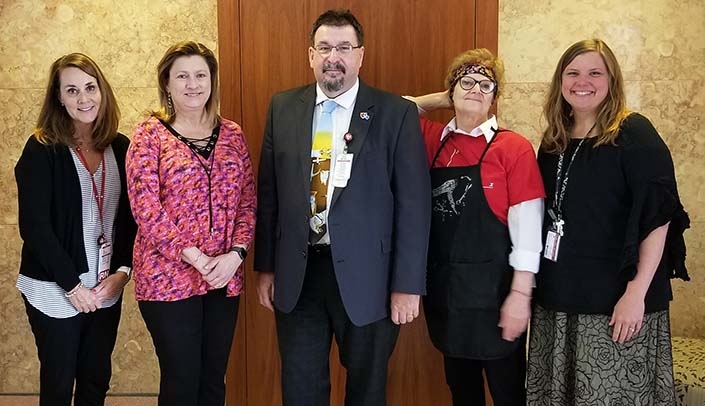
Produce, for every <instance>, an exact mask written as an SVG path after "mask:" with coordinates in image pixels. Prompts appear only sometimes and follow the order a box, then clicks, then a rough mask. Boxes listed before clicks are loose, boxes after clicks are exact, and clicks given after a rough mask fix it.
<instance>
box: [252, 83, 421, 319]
mask: <svg viewBox="0 0 705 406" xmlns="http://www.w3.org/2000/svg"><path fill="white" fill-rule="evenodd" d="M315 98H316V85H315V84H311V85H308V86H304V87H300V88H297V89H292V90H289V91H285V92H282V93H279V94H276V95H275V96H274V97H273V98H272V101H271V104H270V107H269V112H268V115H267V123H266V128H265V134H264V141H263V145H262V154H261V157H260V167H259V176H258V202H259V203H258V213H257V230H256V237H255V270H256V271H273V272H274V287H275V289H274V305H275V306H276V308H277V309H278V310H280V311H282V312H285V313H289V312H291V311H292V310H293V309H294V307H295V306H296V303H297V301H298V298H299V294H300V293H301V287H302V285H303V281H304V275H305V272H306V262H307V255H308V238H309V213H310V204H309V194H310V184H311V179H310V174H311V143H312V122H313V112H314V104H315ZM349 132H350V133H351V134H352V135H353V140H352V142H350V143H349V144H348V152H350V153H352V154H354V155H353V156H354V158H353V167H352V172H351V176H350V180H349V181H348V184H347V186H346V187H345V188H335V190H334V192H333V196H332V199H331V204H330V207H329V211H328V232H329V234H330V241H331V252H332V258H333V266H334V269H335V275H336V278H337V281H338V286H339V287H340V295H341V298H342V301H343V305H344V306H345V309H346V311H347V314H348V316H349V317H350V320H351V321H352V322H353V323H354V324H355V325H357V326H362V325H365V324H369V323H372V322H375V321H377V320H380V319H383V318H385V317H388V316H389V296H390V292H404V293H412V294H419V295H421V294H425V289H426V255H427V244H428V234H429V227H430V215H431V185H430V178H429V172H428V165H427V163H426V152H425V148H424V144H423V138H422V135H421V130H420V127H419V119H418V113H417V108H416V105H415V104H413V103H411V102H409V101H407V100H404V99H403V98H401V97H399V96H397V95H393V94H390V93H387V92H383V91H380V90H377V89H374V88H371V87H369V86H366V85H365V84H363V83H362V82H361V83H360V88H359V92H358V95H357V99H356V102H355V107H354V111H353V115H352V120H351V122H350V128H349Z"/></svg>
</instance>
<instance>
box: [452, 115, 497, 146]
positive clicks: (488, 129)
mask: <svg viewBox="0 0 705 406" xmlns="http://www.w3.org/2000/svg"><path fill="white" fill-rule="evenodd" d="M498 128H499V127H497V117H495V116H494V115H492V117H490V118H489V119H488V120H487V121H485V122H484V123H482V124H480V125H479V126H477V127H475V128H473V129H472V131H470V132H467V131H463V130H461V129H459V128H458V127H457V124H456V123H455V117H453V118H452V119H451V120H450V121H449V122H448V124H446V127H445V128H444V129H443V133H441V141H443V139H444V138H445V137H446V136H447V135H448V134H450V133H456V134H465V135H469V136H471V137H479V136H480V135H484V136H485V139H486V140H487V142H490V140H492V137H493V136H494V130H496V129H498Z"/></svg>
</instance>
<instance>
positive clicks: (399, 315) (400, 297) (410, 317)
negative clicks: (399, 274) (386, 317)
mask: <svg viewBox="0 0 705 406" xmlns="http://www.w3.org/2000/svg"><path fill="white" fill-rule="evenodd" d="M419 298H420V296H419V295H413V294H410V293H400V292H392V298H391V304H390V310H391V313H392V315H391V317H392V322H394V324H406V323H411V322H412V321H414V319H415V318H417V317H419Z"/></svg>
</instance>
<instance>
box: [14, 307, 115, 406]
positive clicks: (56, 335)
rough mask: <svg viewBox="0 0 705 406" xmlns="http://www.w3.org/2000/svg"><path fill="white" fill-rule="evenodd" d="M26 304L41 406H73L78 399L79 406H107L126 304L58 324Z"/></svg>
mask: <svg viewBox="0 0 705 406" xmlns="http://www.w3.org/2000/svg"><path fill="white" fill-rule="evenodd" d="M22 298H23V299H24V303H25V309H26V311H27V318H28V319H29V325H30V326H31V327H32V333H33V334H34V341H35V343H36V344H37V352H38V354H39V363H40V368H39V405H40V406H71V398H72V395H73V402H74V403H73V404H74V406H102V405H103V404H104V403H105V394H106V393H107V392H108V389H109V388H110V376H111V373H112V371H111V363H110V359H111V356H112V354H113V348H114V347H115V339H116V337H117V329H118V324H119V323H120V311H121V304H122V300H118V302H117V303H115V304H114V305H113V306H111V307H109V308H106V309H100V310H97V311H95V312H92V313H79V314H77V315H76V316H74V317H69V318H66V319H55V318H53V317H49V316H47V315H45V314H44V313H42V312H41V311H39V310H37V309H36V308H34V307H33V306H32V305H31V304H29V302H28V301H27V299H26V298H25V297H24V296H22ZM74 382H75V384H76V388H75V392H74Z"/></svg>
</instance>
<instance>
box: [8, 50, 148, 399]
mask: <svg viewBox="0 0 705 406" xmlns="http://www.w3.org/2000/svg"><path fill="white" fill-rule="evenodd" d="M119 116H120V112H119V110H118V106H117V102H116V101H115V96H114V95H113V91H112V89H111V87H110V85H109V84H108V82H107V81H106V80H105V77H104V76H103V73H102V72H101V71H100V68H98V66H97V65H96V64H95V62H93V60H91V59H90V58H89V57H87V56H86V55H83V54H78V53H73V54H69V55H65V56H63V57H61V58H59V59H57V60H56V61H55V62H54V63H53V64H52V66H51V70H50V76H49V83H48V86H47V91H46V95H45V98H44V104H43V106H42V110H41V113H40V115H39V120H38V123H37V127H36V130H35V132H34V134H33V135H32V136H31V137H30V138H29V140H28V141H27V144H26V145H25V148H24V150H23V151H22V156H21V157H20V159H19V161H18V162H17V165H16V167H15V178H16V181H17V189H18V200H19V228H20V235H21V237H22V240H23V246H22V258H21V263H20V275H19V277H18V279H17V287H18V289H19V290H20V292H21V293H22V298H23V299H24V303H25V307H26V310H27V317H28V318H29V323H30V325H31V327H32V332H33V333H34V338H35V341H36V345H37V350H38V353H39V361H40V364H41V369H40V405H41V406H45V405H66V406H69V405H71V400H72V395H73V401H74V403H73V404H74V405H76V406H87V405H103V404H104V401H105V394H106V392H107V391H108V388H109V384H110V375H111V362H110V358H111V355H112V351H113V347H114V346H115V339H116V336H117V328H118V323H119V321H120V304H121V297H122V290H123V288H124V286H125V284H127V282H128V281H129V278H130V270H131V267H132V245H133V241H134V236H135V229H136V227H135V224H134V220H133V218H132V214H131V212H130V206H129V203H128V200H127V192H126V187H125V153H126V151H127V147H128V145H129V140H128V139H127V137H125V136H124V135H122V134H119V133H118V132H117V127H118V120H119ZM74 383H75V394H74Z"/></svg>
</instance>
